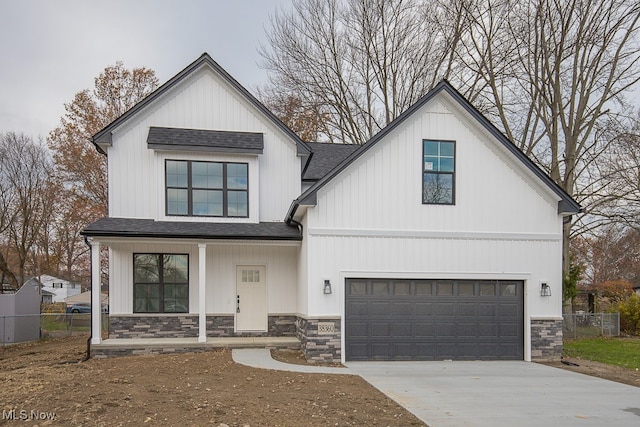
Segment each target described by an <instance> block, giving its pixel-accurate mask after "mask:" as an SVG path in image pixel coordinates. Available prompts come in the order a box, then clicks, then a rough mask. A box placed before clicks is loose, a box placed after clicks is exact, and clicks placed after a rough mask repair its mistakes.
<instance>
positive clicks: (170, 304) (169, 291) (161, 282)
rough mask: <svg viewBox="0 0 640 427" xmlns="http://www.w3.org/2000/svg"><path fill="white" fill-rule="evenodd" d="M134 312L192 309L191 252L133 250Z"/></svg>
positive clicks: (183, 310) (172, 311)
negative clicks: (163, 252) (190, 306)
mask: <svg viewBox="0 0 640 427" xmlns="http://www.w3.org/2000/svg"><path fill="white" fill-rule="evenodd" d="M133 301H134V303H133V304H134V306H133V312H134V313H188V312H189V255H188V254H144V253H135V254H133Z"/></svg>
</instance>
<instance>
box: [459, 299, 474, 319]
mask: <svg viewBox="0 0 640 427" xmlns="http://www.w3.org/2000/svg"><path fill="white" fill-rule="evenodd" d="M456 314H457V315H458V316H467V317H473V318H475V317H477V316H478V305H477V304H476V303H475V302H462V303H459V304H458V310H457V311H456Z"/></svg>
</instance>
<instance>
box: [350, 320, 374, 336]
mask: <svg viewBox="0 0 640 427" xmlns="http://www.w3.org/2000/svg"><path fill="white" fill-rule="evenodd" d="M347 333H348V335H349V336H351V337H352V338H354V339H358V338H362V337H364V338H367V337H368V336H369V323H368V322H355V321H351V322H349V323H348V324H347Z"/></svg>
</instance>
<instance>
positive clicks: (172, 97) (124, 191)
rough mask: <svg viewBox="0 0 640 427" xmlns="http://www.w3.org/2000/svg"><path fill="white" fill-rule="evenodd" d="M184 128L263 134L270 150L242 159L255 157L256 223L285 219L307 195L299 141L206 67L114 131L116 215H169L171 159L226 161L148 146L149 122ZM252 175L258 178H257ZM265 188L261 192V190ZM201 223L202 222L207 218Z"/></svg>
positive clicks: (112, 203) (112, 204)
mask: <svg viewBox="0 0 640 427" xmlns="http://www.w3.org/2000/svg"><path fill="white" fill-rule="evenodd" d="M151 126H159V127H180V128H192V129H209V130H223V131H238V132H260V133H263V135H264V152H263V154H261V155H258V156H257V159H258V160H257V162H256V161H255V159H256V157H255V156H234V157H236V158H237V157H240V158H241V159H244V160H240V161H250V162H255V164H252V168H251V169H250V172H249V173H250V177H251V178H255V180H254V181H255V182H252V184H256V185H254V186H253V187H250V189H249V191H250V192H251V194H250V197H251V199H252V202H253V201H254V198H255V203H253V204H252V206H251V207H250V209H251V212H250V215H251V219H250V220H251V221H252V222H257V221H281V220H282V219H283V218H284V215H285V213H286V211H287V208H288V207H289V205H290V203H291V200H293V199H294V198H296V197H297V196H298V195H299V194H300V190H301V187H300V185H301V184H300V159H299V158H298V157H297V155H296V146H295V144H294V143H293V142H292V141H291V140H290V139H289V138H288V137H287V136H286V135H285V134H284V133H283V132H282V131H281V130H280V129H279V128H277V127H276V126H275V125H274V124H273V123H272V122H270V121H269V120H268V119H266V118H265V117H264V116H263V115H262V113H261V112H260V111H258V110H257V109H256V108H255V107H254V106H253V105H252V104H251V103H249V102H248V101H246V100H245V99H244V98H243V97H241V96H239V95H238V94H237V93H236V91H235V90H234V89H233V88H232V87H231V86H229V85H228V84H227V83H226V81H224V80H223V79H221V78H220V77H219V76H218V75H217V74H215V73H214V72H212V71H211V70H210V69H209V67H208V66H207V65H203V67H202V68H201V69H200V70H198V71H196V72H194V73H193V74H192V75H191V76H189V77H188V78H186V79H185V80H183V81H182V82H180V83H179V84H177V85H176V86H175V87H173V88H172V89H171V90H170V91H169V92H168V93H165V94H164V95H163V96H161V97H160V98H159V99H157V100H156V101H154V102H153V103H151V104H150V105H148V106H147V107H145V109H144V110H143V111H141V112H139V113H138V114H137V115H135V116H134V117H133V118H132V119H130V120H129V121H128V122H126V123H125V124H124V125H122V126H121V127H120V128H118V129H116V130H115V131H114V133H113V145H112V146H111V147H110V148H109V149H108V159H109V186H110V188H109V190H110V191H109V216H112V217H129V218H154V219H161V218H162V217H163V216H164V212H165V211H164V161H163V160H164V159H165V158H193V159H209V160H223V161H224V160H225V159H227V158H228V157H229V156H225V155H219V154H210V155H203V154H183V155H179V154H177V153H175V152H170V153H160V152H156V151H153V150H150V149H148V148H147V143H146V141H147V135H148V132H149V127H151ZM253 175H256V176H255V177H253ZM256 190H259V191H256ZM200 220H202V219H200Z"/></svg>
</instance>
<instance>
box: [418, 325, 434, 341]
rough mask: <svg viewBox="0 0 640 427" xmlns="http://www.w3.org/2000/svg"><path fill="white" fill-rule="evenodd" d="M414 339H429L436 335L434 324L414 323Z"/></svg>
mask: <svg viewBox="0 0 640 427" xmlns="http://www.w3.org/2000/svg"><path fill="white" fill-rule="evenodd" d="M413 330H414V334H415V336H416V338H422V339H423V338H431V337H434V336H435V335H436V324H435V323H415V324H414V326H413Z"/></svg>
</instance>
